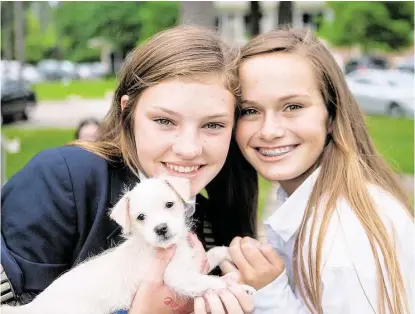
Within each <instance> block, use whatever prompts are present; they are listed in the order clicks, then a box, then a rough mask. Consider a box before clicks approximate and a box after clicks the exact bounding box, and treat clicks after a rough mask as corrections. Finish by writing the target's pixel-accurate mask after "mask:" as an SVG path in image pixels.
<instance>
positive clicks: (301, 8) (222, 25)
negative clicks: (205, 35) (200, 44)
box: [213, 1, 330, 44]
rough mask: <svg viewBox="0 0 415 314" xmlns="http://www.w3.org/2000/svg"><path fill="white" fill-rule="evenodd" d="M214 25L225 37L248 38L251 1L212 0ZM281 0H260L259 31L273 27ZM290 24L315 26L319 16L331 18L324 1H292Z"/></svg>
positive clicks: (227, 38) (234, 38) (228, 38)
mask: <svg viewBox="0 0 415 314" xmlns="http://www.w3.org/2000/svg"><path fill="white" fill-rule="evenodd" d="M213 2H214V6H215V9H216V26H217V27H218V29H219V31H220V33H221V35H222V36H223V38H224V39H225V40H226V41H229V42H236V43H239V44H243V43H245V42H246V41H247V39H248V38H249V24H248V23H249V15H250V1H213ZM279 3H280V1H259V5H260V11H261V18H260V32H261V33H265V32H268V31H270V30H273V29H276V28H277V25H278V8H279ZM292 4H293V26H294V27H311V28H312V29H313V30H316V29H318V27H319V20H321V19H323V18H330V11H329V10H328V9H327V8H326V7H325V1H292Z"/></svg>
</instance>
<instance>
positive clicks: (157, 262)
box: [147, 246, 176, 283]
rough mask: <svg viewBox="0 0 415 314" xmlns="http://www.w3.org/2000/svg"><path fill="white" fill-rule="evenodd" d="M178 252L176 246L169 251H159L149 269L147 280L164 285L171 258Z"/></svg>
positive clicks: (168, 249)
mask: <svg viewBox="0 0 415 314" xmlns="http://www.w3.org/2000/svg"><path fill="white" fill-rule="evenodd" d="M175 250H176V247H175V246H172V247H170V248H167V249H157V251H156V254H155V256H154V260H153V263H152V264H151V267H150V268H149V269H148V273H147V276H148V277H147V278H148V279H149V280H150V281H153V282H159V283H162V282H163V280H164V271H165V270H166V267H167V265H168V264H169V263H170V260H171V258H172V257H173V255H174V252H175Z"/></svg>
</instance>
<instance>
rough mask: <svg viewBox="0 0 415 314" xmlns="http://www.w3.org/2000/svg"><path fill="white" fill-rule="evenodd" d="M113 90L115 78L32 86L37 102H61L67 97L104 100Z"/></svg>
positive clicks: (44, 83)
mask: <svg viewBox="0 0 415 314" xmlns="http://www.w3.org/2000/svg"><path fill="white" fill-rule="evenodd" d="M115 88H116V80H115V78H109V79H103V80H91V81H72V82H69V83H67V84H63V83H62V82H60V81H57V82H42V83H39V84H34V85H33V89H34V91H35V93H36V97H37V99H38V100H39V101H43V100H63V99H66V98H68V97H69V96H79V97H82V98H91V99H94V98H104V96H105V94H106V93H107V92H111V91H114V90H115Z"/></svg>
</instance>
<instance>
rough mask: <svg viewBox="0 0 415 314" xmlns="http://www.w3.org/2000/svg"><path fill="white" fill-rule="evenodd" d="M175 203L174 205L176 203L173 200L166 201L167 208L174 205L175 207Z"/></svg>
mask: <svg viewBox="0 0 415 314" xmlns="http://www.w3.org/2000/svg"><path fill="white" fill-rule="evenodd" d="M173 205H174V203H173V202H167V203H166V208H172V207H173Z"/></svg>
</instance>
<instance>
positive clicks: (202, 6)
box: [180, 1, 216, 29]
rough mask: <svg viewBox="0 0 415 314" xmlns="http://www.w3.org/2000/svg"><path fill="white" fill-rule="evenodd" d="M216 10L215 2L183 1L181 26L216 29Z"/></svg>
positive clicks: (181, 3) (181, 5) (181, 4)
mask: <svg viewBox="0 0 415 314" xmlns="http://www.w3.org/2000/svg"><path fill="white" fill-rule="evenodd" d="M215 15H216V10H215V8H214V6H213V1H181V2H180V24H186V25H199V26H204V27H207V28H210V29H213V28H214V27H215Z"/></svg>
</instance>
